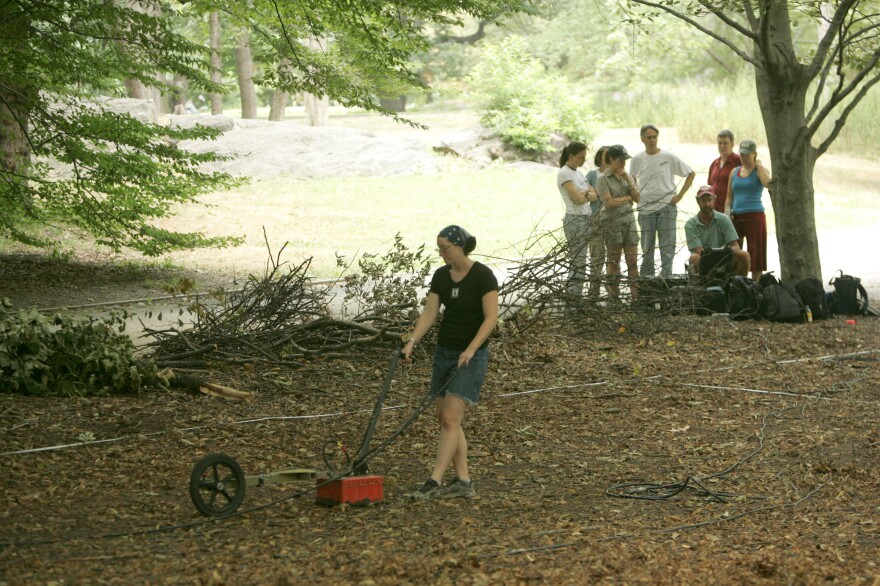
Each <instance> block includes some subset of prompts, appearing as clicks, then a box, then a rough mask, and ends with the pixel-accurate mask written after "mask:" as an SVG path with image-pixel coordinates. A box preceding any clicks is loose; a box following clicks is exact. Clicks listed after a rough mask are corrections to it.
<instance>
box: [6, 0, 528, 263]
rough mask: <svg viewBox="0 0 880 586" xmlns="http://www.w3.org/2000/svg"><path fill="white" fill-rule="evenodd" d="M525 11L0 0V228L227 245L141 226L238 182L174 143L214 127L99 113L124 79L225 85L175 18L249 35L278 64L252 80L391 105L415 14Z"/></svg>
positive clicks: (150, 243)
mask: <svg viewBox="0 0 880 586" xmlns="http://www.w3.org/2000/svg"><path fill="white" fill-rule="evenodd" d="M531 10H532V8H531V4H530V2H529V0H511V1H506V0H426V1H420V2H414V3H407V4H406V5H405V6H403V5H401V6H394V5H385V4H381V3H374V2H368V1H356V2H348V3H345V4H339V3H337V2H331V1H327V0H318V1H315V2H308V3H304V2H279V1H276V0H251V1H248V2H242V1H238V0H236V1H231V0H193V1H191V2H186V3H182V4H179V3H171V4H169V5H165V4H162V3H159V2H154V1H152V0H151V1H147V2H128V1H120V2H105V1H104V0H82V1H79V2H67V1H66V0H45V1H42V0H41V1H37V0H19V1H17V2H5V3H0V52H2V54H3V59H2V62H0V148H2V157H0V208H2V209H3V214H2V215H0V235H3V236H6V237H11V238H13V239H15V240H18V241H20V242H23V243H26V244H30V245H36V246H50V245H52V244H53V243H54V242H55V241H56V239H57V235H58V233H59V227H62V226H63V227H64V228H65V229H67V228H73V229H74V230H77V231H80V232H82V233H84V234H86V235H88V236H89V237H91V238H93V239H94V240H96V241H97V242H98V243H100V244H104V245H107V246H109V247H110V248H112V249H114V250H120V249H121V248H123V247H128V248H132V249H134V250H138V251H140V252H142V253H144V254H147V255H158V254H162V253H164V252H167V251H169V250H174V249H181V248H192V247H196V246H225V245H230V244H234V243H236V242H237V241H238V239H237V238H236V235H228V236H225V237H206V236H205V235H203V234H201V233H199V232H188V233H174V232H169V231H167V230H163V229H160V228H157V227H156V225H155V223H154V222H155V221H156V220H159V219H162V218H164V217H167V216H168V215H169V214H170V213H171V209H172V207H173V206H175V205H177V204H180V203H187V202H194V201H198V197H199V196H200V195H202V194H205V193H209V192H212V191H215V190H219V189H223V188H226V187H230V186H234V185H236V184H237V183H238V180H236V179H234V178H233V177H230V176H229V175H226V174H223V173H210V172H204V171H202V170H201V168H202V167H201V164H202V163H205V162H209V161H214V160H216V159H217V157H216V156H215V155H213V154H210V153H208V154H195V153H191V152H188V151H185V150H182V149H178V148H176V146H175V145H177V144H178V143H179V142H180V141H182V140H184V139H194V140H211V139H213V138H215V137H216V136H217V132H216V131H214V130H209V129H205V128H196V129H193V130H183V129H173V128H169V127H167V126H161V125H157V124H156V123H154V120H155V114H153V115H149V114H148V115H146V116H145V117H144V118H135V117H132V116H129V115H128V114H119V113H114V111H113V105H112V102H108V101H107V100H105V99H104V98H102V96H111V97H121V96H124V95H126V91H127V88H128V86H129V85H130V84H134V85H136V84H140V85H141V86H146V87H153V88H157V89H159V90H161V91H162V92H163V93H166V94H175V93H177V92H179V90H180V88H179V87H178V86H175V85H174V83H175V82H172V81H169V80H171V79H173V80H183V81H182V83H185V84H186V86H187V89H188V91H203V92H206V93H210V92H223V91H225V88H224V86H223V85H222V84H220V83H219V82H217V81H212V78H211V73H212V66H211V65H210V64H209V63H210V59H211V51H210V50H209V48H208V47H207V46H205V44H204V42H195V41H193V40H190V39H188V38H187V31H185V30H184V28H185V27H177V26H176V22H175V18H173V15H175V14H177V15H185V16H187V17H194V18H196V19H199V18H204V17H205V16H206V15H207V14H209V13H221V14H223V15H224V19H226V21H227V22H229V23H232V24H233V26H238V27H239V29H241V30H246V31H248V32H249V33H250V34H252V35H253V36H255V37H258V38H260V39H262V43H263V45H264V46H265V47H266V51H267V53H268V54H267V55H266V56H265V57H266V58H267V59H269V60H271V59H275V62H276V63H290V64H291V66H290V67H279V68H276V69H273V70H272V71H270V72H268V73H267V74H266V79H265V81H266V83H272V84H274V85H276V87H278V88H279V89H282V90H286V91H291V92H293V91H308V92H310V93H312V94H315V95H319V96H329V97H330V98H333V99H335V100H337V101H338V102H339V103H341V104H343V105H345V106H356V107H361V108H365V109H368V110H374V111H382V112H384V113H386V114H391V113H390V112H387V111H384V110H383V109H382V108H381V107H380V105H379V103H378V101H377V100H378V98H377V96H380V95H388V94H389V93H395V92H398V91H403V90H404V89H406V88H419V87H422V85H423V84H422V82H421V81H420V80H419V78H418V76H417V75H416V73H415V72H414V70H413V65H412V63H411V59H412V55H413V54H414V53H415V52H417V51H419V50H423V49H425V48H426V47H427V46H428V37H427V35H426V34H425V26H426V24H427V23H428V22H433V23H440V24H458V23H461V22H462V17H463V16H464V15H470V16H473V17H476V18H480V19H481V20H484V21H486V22H495V21H497V20H498V18H500V17H501V16H502V15H506V14H510V13H516V12H529V11H531ZM163 11H164V12H163ZM205 41H207V39H205ZM310 47H315V48H310Z"/></svg>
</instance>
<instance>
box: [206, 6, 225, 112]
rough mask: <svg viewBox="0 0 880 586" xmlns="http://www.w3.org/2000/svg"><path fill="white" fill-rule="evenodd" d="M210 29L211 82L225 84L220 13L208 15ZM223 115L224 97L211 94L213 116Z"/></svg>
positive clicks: (217, 93)
mask: <svg viewBox="0 0 880 586" xmlns="http://www.w3.org/2000/svg"><path fill="white" fill-rule="evenodd" d="M208 28H209V29H210V34H211V81H213V82H214V83H217V84H219V83H222V82H223V74H222V72H221V71H220V69H221V67H222V66H223V61H222V59H221V58H220V13H219V12H212V13H210V14H209V15H208ZM222 113H223V96H222V95H221V94H220V92H211V114H213V115H215V116H216V115H218V114H222Z"/></svg>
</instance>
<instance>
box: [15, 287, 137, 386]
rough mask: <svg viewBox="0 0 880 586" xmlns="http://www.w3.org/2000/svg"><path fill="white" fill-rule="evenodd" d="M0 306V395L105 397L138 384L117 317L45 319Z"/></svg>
mask: <svg viewBox="0 0 880 586" xmlns="http://www.w3.org/2000/svg"><path fill="white" fill-rule="evenodd" d="M9 306H10V304H9V302H8V301H6V300H3V302H2V303H0V380H2V384H0V390H3V391H6V392H13V393H20V394H25V395H62V396H72V395H108V394H111V393H121V392H128V391H136V390H138V389H140V387H141V383H142V376H141V372H140V370H139V369H138V366H137V364H136V363H135V360H134V345H133V344H132V342H131V340H130V339H129V338H128V337H127V336H126V335H124V334H123V333H122V331H123V330H124V329H125V320H124V319H123V317H121V316H118V315H115V314H114V315H111V316H110V317H109V318H107V319H106V320H105V319H98V318H88V319H80V320H77V319H73V318H70V317H63V316H61V315H55V316H52V317H46V316H44V315H42V314H40V313H39V312H38V311H37V310H36V309H29V310H20V311H19V312H18V313H17V314H12V313H10V312H9V311H8V307H9Z"/></svg>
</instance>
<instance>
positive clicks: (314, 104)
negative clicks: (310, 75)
mask: <svg viewBox="0 0 880 586" xmlns="http://www.w3.org/2000/svg"><path fill="white" fill-rule="evenodd" d="M301 42H302V44H303V45H305V46H306V47H308V48H309V49H312V50H313V51H324V50H325V49H324V47H326V46H327V44H328V43H329V41H328V40H326V39H324V40H323V41H319V40H318V39H305V40H303V41H301ZM303 105H304V106H305V109H306V122H307V123H308V125H309V126H327V125H329V124H330V113H329V108H330V98H329V97H327V96H317V95H314V94H310V93H308V92H304V93H303Z"/></svg>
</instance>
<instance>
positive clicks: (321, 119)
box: [303, 93, 330, 126]
mask: <svg viewBox="0 0 880 586" xmlns="http://www.w3.org/2000/svg"><path fill="white" fill-rule="evenodd" d="M303 103H304V104H305V108H306V122H307V123H308V125H309V126H327V125H328V124H330V112H329V108H330V98H328V97H327V96H323V97H318V96H316V95H314V94H310V93H303Z"/></svg>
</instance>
